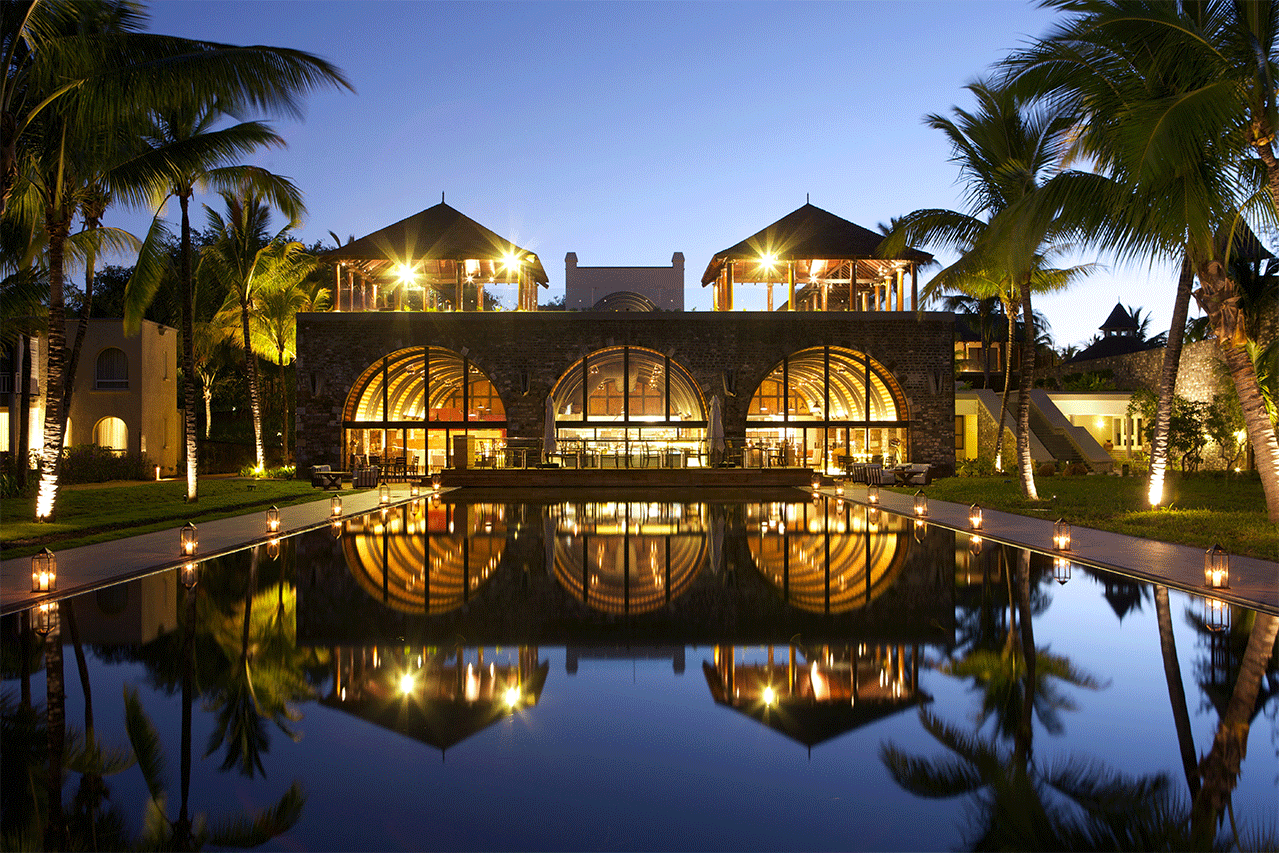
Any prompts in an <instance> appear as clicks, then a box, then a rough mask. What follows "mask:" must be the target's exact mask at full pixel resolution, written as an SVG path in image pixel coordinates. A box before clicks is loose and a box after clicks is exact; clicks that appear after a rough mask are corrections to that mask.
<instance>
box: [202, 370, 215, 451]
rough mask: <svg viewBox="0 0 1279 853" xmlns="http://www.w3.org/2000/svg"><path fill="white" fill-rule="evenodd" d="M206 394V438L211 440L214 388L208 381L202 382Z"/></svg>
mask: <svg viewBox="0 0 1279 853" xmlns="http://www.w3.org/2000/svg"><path fill="white" fill-rule="evenodd" d="M201 391H202V392H203V394H204V440H205V441H208V440H209V430H210V429H212V428H213V389H212V388H210V387H209V383H208V382H202V383H201Z"/></svg>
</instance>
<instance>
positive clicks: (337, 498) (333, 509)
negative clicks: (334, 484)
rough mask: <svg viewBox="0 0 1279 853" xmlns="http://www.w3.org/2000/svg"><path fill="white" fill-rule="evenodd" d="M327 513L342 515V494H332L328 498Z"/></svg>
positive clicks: (335, 516)
mask: <svg viewBox="0 0 1279 853" xmlns="http://www.w3.org/2000/svg"><path fill="white" fill-rule="evenodd" d="M329 515H331V516H333V517H334V518H338V517H339V516H341V515H342V496H341V495H334V496H333V497H332V498H330V499H329Z"/></svg>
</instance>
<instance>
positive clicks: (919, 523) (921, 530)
mask: <svg viewBox="0 0 1279 853" xmlns="http://www.w3.org/2000/svg"><path fill="white" fill-rule="evenodd" d="M927 533H928V522H927V521H924V519H923V518H917V519H915V541H916V542H919V543H920V544H923V541H924V535H925V534H927Z"/></svg>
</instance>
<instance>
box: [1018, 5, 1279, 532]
mask: <svg viewBox="0 0 1279 853" xmlns="http://www.w3.org/2000/svg"><path fill="white" fill-rule="evenodd" d="M1057 5H1059V6H1060V7H1061V8H1063V9H1064V10H1065V11H1066V12H1067V13H1068V16H1067V18H1066V20H1065V21H1064V22H1063V23H1062V24H1061V25H1059V26H1058V27H1056V28H1055V29H1054V30H1053V31H1052V32H1051V33H1050V34H1049V35H1048V36H1047V37H1046V38H1045V39H1043V40H1042V41H1041V42H1040V43H1038V44H1036V45H1035V46H1033V47H1032V48H1030V49H1029V50H1027V51H1024V52H1021V53H1018V54H1016V55H1014V56H1013V57H1012V58H1011V59H1010V60H1009V67H1010V69H1011V70H1012V72H1013V73H1014V74H1015V75H1017V77H1018V78H1019V83H1018V86H1019V87H1025V88H1024V89H1022V91H1023V92H1026V91H1037V92H1039V93H1041V94H1044V95H1045V96H1046V97H1048V98H1050V99H1052V101H1053V102H1054V103H1056V104H1058V105H1059V106H1060V107H1061V108H1063V109H1066V110H1070V111H1074V112H1075V113H1076V114H1077V115H1078V116H1079V118H1080V123H1079V126H1078V128H1077V141H1078V146H1077V150H1078V152H1079V153H1080V154H1081V155H1082V156H1085V157H1087V158H1089V159H1090V160H1091V161H1092V162H1094V163H1095V164H1096V165H1097V167H1098V168H1099V169H1101V170H1102V171H1103V172H1104V173H1105V174H1107V175H1109V176H1110V177H1112V178H1114V179H1115V180H1116V181H1117V182H1119V183H1121V184H1122V185H1123V186H1124V187H1125V188H1126V189H1127V191H1128V192H1127V193H1126V194H1125V195H1124V196H1122V197H1120V196H1116V197H1115V200H1114V201H1115V203H1114V204H1102V205H1098V204H1097V197H1096V196H1093V197H1091V198H1081V197H1076V198H1073V199H1071V198H1061V199H1058V201H1057V203H1059V204H1062V205H1065V206H1066V207H1067V208H1069V209H1071V210H1073V211H1075V212H1076V213H1078V214H1079V215H1081V216H1084V217H1090V216H1096V217H1098V219H1097V221H1095V222H1093V223H1091V227H1090V228H1089V230H1090V231H1091V233H1092V235H1093V236H1094V238H1095V239H1096V240H1097V242H1098V243H1099V245H1102V246H1104V247H1106V248H1110V249H1113V250H1115V251H1116V252H1117V253H1119V254H1121V255H1128V256H1131V257H1142V256H1148V255H1149V253H1150V252H1152V251H1153V252H1155V253H1158V254H1162V255H1163V256H1165V257H1180V258H1181V260H1182V265H1181V273H1180V276H1179V281H1178V288H1177V294H1178V295H1177V299H1176V301H1175V302H1174V310H1173V317H1172V326H1171V328H1170V330H1169V338H1168V348H1167V351H1166V352H1165V363H1164V370H1163V373H1162V376H1161V383H1160V405H1159V408H1158V414H1157V418H1156V428H1157V432H1156V439H1157V442H1156V445H1155V448H1154V454H1153V455H1152V462H1151V479H1150V486H1149V493H1148V497H1149V499H1150V501H1151V503H1152V504H1158V503H1159V502H1160V501H1161V500H1162V493H1163V473H1164V467H1165V464H1166V458H1167V449H1166V439H1165V441H1163V442H1160V441H1158V439H1159V437H1160V436H1164V435H1166V431H1167V430H1166V424H1167V422H1168V420H1170V418H1171V410H1172V409H1171V400H1172V389H1173V387H1174V386H1175V380H1176V368H1177V364H1178V361H1179V359H1180V347H1181V345H1182V341H1183V336H1184V332H1185V324H1186V313H1187V307H1188V304H1189V298H1190V295H1191V292H1192V290H1193V277H1195V276H1197V277H1198V281H1199V288H1198V290H1194V291H1193V295H1194V296H1195V298H1196V300H1197V301H1198V303H1199V305H1200V307H1201V308H1202V309H1203V310H1204V311H1205V313H1206V314H1207V315H1208V320H1209V324H1210V325H1211V327H1212V329H1213V332H1214V335H1215V337H1216V340H1217V347H1218V353H1219V355H1220V356H1221V358H1222V360H1223V361H1224V362H1225V363H1226V364H1227V365H1228V367H1229V368H1230V374H1231V378H1232V380H1233V382H1234V385H1235V389H1236V392H1237V393H1238V395H1239V399H1240V404H1241V407H1242V409H1243V411H1244V420H1245V423H1246V424H1247V430H1248V435H1249V440H1250V442H1251V444H1252V446H1253V450H1254V453H1255V454H1256V460H1257V467H1258V470H1259V471H1260V473H1261V480H1262V485H1263V489H1264V491H1265V493H1266V503H1267V507H1268V511H1269V517H1270V520H1271V521H1279V442H1277V441H1276V438H1275V433H1274V429H1273V428H1272V427H1271V426H1270V425H1269V421H1268V419H1267V418H1266V416H1265V410H1264V405H1263V403H1262V399H1261V393H1260V390H1259V388H1258V383H1257V378H1256V374H1255V370H1254V369H1253V365H1252V362H1251V359H1249V358H1248V356H1247V352H1246V350H1245V342H1246V340H1247V335H1246V329H1245V327H1244V325H1243V324H1242V323H1241V322H1240V321H1239V312H1238V310H1237V303H1238V297H1239V293H1238V286H1237V283H1236V282H1235V280H1234V279H1233V278H1232V277H1231V275H1230V274H1229V270H1228V265H1229V262H1230V258H1231V257H1232V255H1233V254H1234V253H1235V252H1236V251H1237V250H1238V246H1239V245H1240V241H1241V240H1244V239H1246V237H1245V230H1244V228H1243V226H1242V221H1241V216H1240V211H1241V210H1244V209H1246V208H1251V209H1252V210H1253V211H1254V212H1255V213H1256V215H1258V216H1260V217H1262V219H1263V220H1264V221H1266V222H1268V223H1273V222H1274V221H1275V219H1276V208H1275V201H1276V199H1279V163H1277V162H1276V160H1275V156H1274V150H1273V147H1274V133H1273V128H1274V127H1275V126H1276V123H1275V117H1276V112H1275V91H1274V90H1275V84H1274V81H1275V79H1276V74H1275V71H1276V69H1277V68H1279V63H1277V61H1276V60H1277V59H1279V52H1277V49H1276V48H1277V45H1276V39H1275V34H1276V32H1277V31H1279V3H1276V2H1274V0H1268V2H1260V3H1247V2H1235V0H1208V2H1165V0H1080V1H1079V2H1075V0H1062V2H1060V3H1058V4H1057Z"/></svg>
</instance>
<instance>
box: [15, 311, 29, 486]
mask: <svg viewBox="0 0 1279 853" xmlns="http://www.w3.org/2000/svg"><path fill="white" fill-rule="evenodd" d="M31 355H32V353H31V336H30V335H23V336H22V380H21V381H22V400H21V401H20V402H19V403H18V413H19V416H20V417H21V418H22V421H21V422H20V423H19V424H18V459H17V462H18V465H17V468H18V484H19V485H20V486H21V487H22V488H23V490H24V491H25V490H26V488H27V475H28V474H29V473H30V471H31V393H32V392H31Z"/></svg>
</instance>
